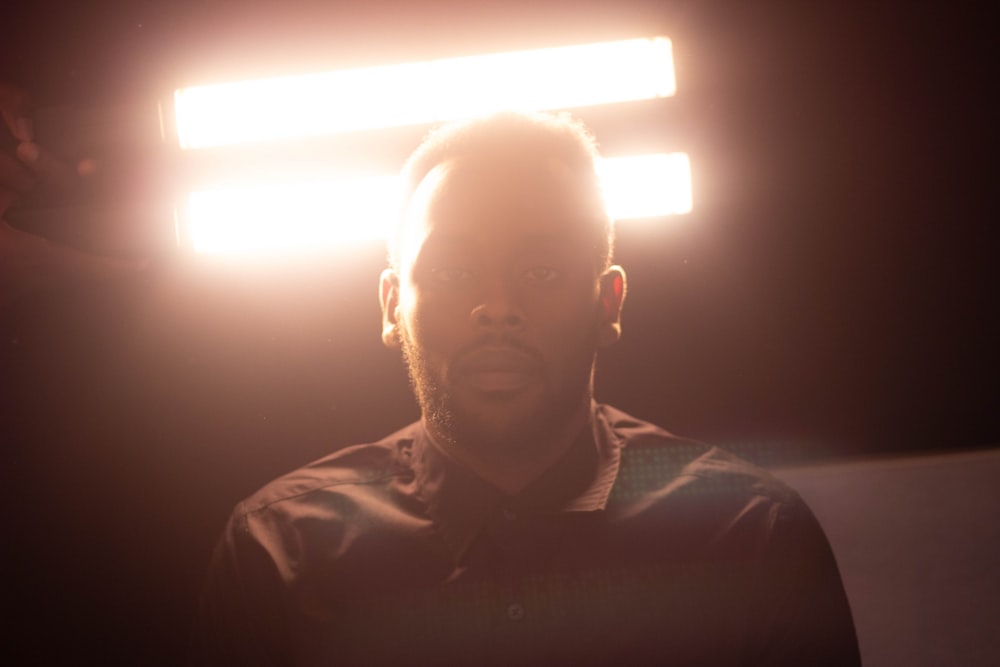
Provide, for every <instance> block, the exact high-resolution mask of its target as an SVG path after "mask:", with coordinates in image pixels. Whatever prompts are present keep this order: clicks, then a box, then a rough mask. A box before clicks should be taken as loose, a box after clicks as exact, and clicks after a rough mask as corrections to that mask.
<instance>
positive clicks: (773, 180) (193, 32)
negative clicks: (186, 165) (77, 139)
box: [0, 0, 1000, 664]
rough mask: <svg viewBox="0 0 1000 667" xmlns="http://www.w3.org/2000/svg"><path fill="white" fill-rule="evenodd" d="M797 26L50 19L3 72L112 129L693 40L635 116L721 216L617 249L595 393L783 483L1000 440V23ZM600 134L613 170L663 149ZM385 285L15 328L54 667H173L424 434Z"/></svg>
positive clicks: (749, 13) (26, 502) (28, 34)
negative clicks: (466, 65)
mask: <svg viewBox="0 0 1000 667" xmlns="http://www.w3.org/2000/svg"><path fill="white" fill-rule="evenodd" d="M316 4H317V5H319V4H321V3H316ZM799 4H800V5H802V6H800V7H798V8H792V9H789V7H788V6H785V5H784V4H782V6H780V7H779V6H777V5H778V3H775V4H774V5H771V4H767V3H764V4H760V3H710V2H708V3H704V2H703V3H694V2H691V3H683V2H674V3H656V2H638V1H627V2H619V3H614V5H613V6H608V5H607V3H596V2H595V3H587V2H574V3H551V2H550V3H545V2H543V3H538V2H535V3H518V2H506V3H476V2H466V3H448V2H437V3H401V2H389V1H384V2H371V3H364V4H363V5H362V4H360V3H359V4H358V5H357V6H353V5H347V4H343V3H339V4H335V3H328V4H322V6H321V7H319V6H314V5H312V4H307V3H281V4H280V5H279V3H273V4H272V3H266V2H246V1H240V2H237V1H229V2H227V1H224V0H218V1H217V2H193V1H190V2H170V3H168V2H156V1H150V2H145V3H123V2H117V3H115V2H112V3H86V4H84V3H76V4H69V3H53V2H48V3H46V2H39V3H32V4H31V5H30V6H29V5H27V3H25V6H24V7H15V8H6V9H5V10H4V13H5V14H7V16H6V17H5V20H3V21H0V30H2V31H3V38H2V39H3V41H2V49H3V52H2V53H3V60H2V64H3V70H2V71H3V76H4V79H6V80H8V81H12V82H14V83H17V84H19V85H21V86H24V87H26V88H28V89H30V90H32V91H33V92H34V93H35V95H36V98H37V99H38V101H39V104H40V105H42V106H44V105H46V104H64V103H81V104H84V103H85V104H95V103H97V104H103V103H110V102H113V101H115V100H119V99H123V98H126V97H129V96H135V95H150V94H157V95H158V94H161V93H162V91H163V90H169V89H170V87H171V86H173V85H176V84H178V83H187V82H191V81H196V80H207V79H211V78H213V77H220V76H222V75H223V73H229V72H235V71H249V72H254V73H277V72H281V71H295V69H296V68H300V67H302V66H308V67H310V68H321V67H325V66H328V65H329V66H342V65H349V64H369V63H377V62H394V61H398V60H402V59H408V58H412V57H429V56H435V55H449V54H458V53H466V52H474V51H489V50H494V49H506V48H518V47H523V46H534V45H541V44H546V43H552V42H556V43H560V42H561V43H571V42H579V41H587V40H589V39H613V38H618V37H627V36H634V35H645V34H654V33H655V34H661V33H662V34H668V35H670V36H671V37H672V38H673V40H674V48H675V57H676V60H677V74H678V94H677V96H676V98H674V99H673V100H671V101H670V102H668V103H665V104H663V105H661V106H659V107H655V108H650V109H651V110H650V109H647V110H642V109H640V110H638V111H635V112H634V113H635V114H637V115H635V116H634V117H636V118H638V117H640V116H641V117H642V118H643V121H642V122H643V123H644V125H643V127H645V128H646V130H648V131H651V132H653V133H654V134H655V135H656V137H657V141H661V142H663V143H664V145H665V147H667V148H669V149H675V150H685V151H687V152H688V153H689V154H690V155H691V159H692V163H693V169H694V188H695V191H694V196H695V210H694V212H693V213H692V214H690V215H688V216H684V217H682V218H676V219H670V220H651V221H641V222H638V223H633V224H631V225H628V226H624V225H623V226H622V227H621V228H620V231H619V247H618V260H619V261H620V262H621V263H622V264H624V265H625V266H626V268H627V269H628V270H629V275H630V288H631V291H630V295H629V300H628V303H627V306H626V317H625V337H624V339H623V341H622V343H621V344H620V345H619V346H618V347H616V348H614V349H612V350H609V351H608V352H607V353H606V354H605V355H604V356H603V357H602V358H601V360H600V362H599V371H598V397H599V398H600V399H601V400H605V401H607V402H611V403H614V404H616V405H618V406H620V407H622V408H623V409H626V410H627V411H630V412H632V413H634V414H636V415H637V416H641V417H644V418H647V419H650V420H653V421H656V422H658V423H661V424H663V425H665V426H666V427H668V428H670V429H671V430H674V431H676V432H679V433H683V434H685V435H690V436H694V437H698V438H701V439H705V440H709V441H712V442H717V443H719V444H722V445H727V446H730V447H732V448H734V449H736V450H737V451H740V452H742V453H744V454H745V455H747V456H748V457H750V458H754V459H756V460H759V461H761V462H763V463H767V464H771V463H778V462H782V461H792V460H803V459H808V460H827V459H833V458H844V457H857V456H871V455H884V454H891V453H898V452H903V451H918V452H919V451H931V450H935V451H936V450H942V449H962V448H974V447H986V446H993V445H995V444H996V443H997V442H998V440H1000V420H998V418H997V416H996V415H997V411H998V407H1000V405H998V403H1000V392H998V391H997V383H996V380H995V378H996V374H997V371H998V370H1000V368H998V363H997V361H998V360H997V352H996V343H995V341H996V340H997V339H998V333H1000V332H998V326H997V323H996V320H997V317H996V316H997V314H998V313H997V310H998V309H997V305H996V298H995V297H994V294H993V292H994V288H995V285H996V284H997V269H996V268H995V266H994V263H993V262H994V252H995V249H996V246H995V239H996V232H995V231H994V229H993V227H994V225H995V223H996V221H997V215H996V204H995V198H994V197H993V193H994V192H995V186H994V184H993V182H992V178H991V177H992V176H994V175H995V173H996V170H995V169H994V168H993V163H992V158H993V153H994V149H995V145H996V142H995V139H996V136H995V135H996V133H995V130H994V129H993V126H992V120H993V113H992V107H993V106H995V105H994V104H993V101H992V99H991V94H992V93H993V91H992V89H991V88H992V87H991V86H990V85H989V84H991V83H992V80H993V79H994V78H995V76H994V75H993V71H992V70H993V66H992V63H993V61H994V60H995V58H994V57H993V56H994V55H995V54H994V52H995V47H994V46H993V45H992V44H991V43H990V40H989V39H988V35H987V34H986V33H987V30H986V28H985V27H984V26H985V25H986V22H985V20H984V17H982V16H976V15H973V14H970V13H967V12H966V11H965V10H961V9H955V8H946V7H945V6H944V5H940V4H939V5H932V4H929V3H927V4H921V3H898V6H889V5H891V4H892V3H889V5H882V4H880V5H879V6H878V7H874V8H873V7H867V6H862V5H861V3H859V5H858V8H845V7H842V6H840V5H842V4H847V3H830V6H828V7H825V6H821V5H820V4H819V3H809V6H808V7H806V6H805V4H806V3H799ZM864 4H865V5H867V4H869V3H864ZM787 5H791V3H787ZM852 7H853V5H852ZM550 35H551V38H550ZM241 67H242V68H243V70H240V69H239V68H241ZM588 120H590V119H589V118H588ZM593 123H594V126H595V128H597V129H598V134H599V138H601V139H602V140H603V141H604V142H605V146H606V147H608V148H609V149H614V148H616V147H617V148H620V149H625V148H628V147H629V146H630V142H635V141H636V135H634V134H630V133H629V132H628V131H627V128H625V129H623V128H621V127H619V126H616V125H615V124H614V123H613V122H611V121H608V120H607V119H606V118H602V117H600V116H597V115H595V116H594V117H593ZM650 128H652V129H650ZM602 129H603V132H602ZM420 131H422V129H420V128H418V129H417V130H414V132H404V133H401V134H399V135H398V136H397V135H393V139H392V141H394V142H396V143H394V144H393V145H392V146H391V147H389V148H385V147H383V148H381V149H380V150H382V151H383V152H384V153H385V155H386V157H385V160H386V162H387V164H388V163H389V162H393V161H394V160H395V161H397V162H396V163H394V164H392V165H391V166H392V167H395V166H398V160H401V159H402V157H403V156H405V154H406V152H407V151H408V150H409V149H410V148H412V144H413V141H415V139H416V138H418V137H419V135H420ZM381 260H382V257H381V251H380V249H378V248H376V247H365V248H360V249H352V250H349V251H344V252H341V253H334V254H331V255H329V256H326V257H323V258H316V259H312V260H309V261H295V262H282V261H272V262H269V263H267V264H257V265H254V266H252V267H248V266H246V265H238V264H231V263H229V264H227V263H221V262H218V261H215V260H211V259H195V258H190V257H181V256H172V257H163V258H159V259H157V261H156V262H154V264H153V265H152V266H151V267H150V269H149V270H147V271H146V272H145V273H144V274H143V275H142V276H140V277H138V278H136V279H135V280H130V281H126V282H120V283H116V284H104V285H90V286H86V287H76V288H73V289H70V288H66V289H62V290H58V291H55V292H50V293H47V294H41V295H35V296H32V297H30V298H26V299H22V300H21V301H19V302H17V303H15V304H13V305H12V306H10V307H8V308H7V309H6V310H5V311H4V312H3V322H2V329H3V331H2V332H3V339H2V341H0V344H2V350H3V351H2V362H0V363H2V367H0V382H2V390H3V400H2V404H3V412H2V415H0V418H2V420H3V421H2V439H3V447H2V454H0V455H2V457H3V469H2V474H3V483H2V492H3V494H4V503H3V508H4V512H5V517H4V526H5V530H4V531H3V534H4V538H3V539H4V558H5V560H6V561H7V567H6V572H7V577H5V583H6V584H7V589H8V594H6V595H5V599H6V600H8V603H7V604H8V605H9V608H10V609H11V610H12V611H14V613H15V617H16V619H17V620H16V621H15V622H14V623H13V624H12V625H10V626H9V627H8V632H9V633H10V638H11V639H12V640H13V648H14V649H16V650H18V651H21V652H23V654H24V655H25V656H26V657H28V656H33V659H26V660H25V664H49V663H52V662H55V661H57V660H60V661H61V660H65V659H67V658H70V657H72V659H73V661H74V662H77V663H83V664H90V663H93V664H107V663H108V662H112V663H113V662H119V661H124V660H125V659H126V658H125V656H129V658H128V661H129V662H133V663H139V664H160V663H162V664H172V663H173V662H176V661H177V660H178V659H179V656H180V655H182V652H183V642H184V638H185V634H186V628H187V625H188V623H189V615H190V612H191V609H192V606H193V600H194V598H195V595H196V591H197V588H198V582H199V579H200V577H201V575H202V570H203V568H204V565H205V560H206V559H207V556H208V552H209V549H210V548H211V544H212V541H213V539H214V536H215V534H216V533H217V531H218V530H219V528H220V527H221V524H222V522H223V521H224V519H225V516H226V514H227V512H228V511H229V509H230V508H231V506H232V504H233V503H234V502H236V501H237V500H238V499H239V498H240V497H242V496H244V495H246V494H247V493H249V492H251V491H252V490H253V489H254V488H256V487H257V486H259V485H260V484H262V483H264V482H266V481H267V480H268V479H270V478H272V477H274V476H276V475H278V474H281V473H282V472H285V471H287V470H289V469H291V468H294V467H296V466H297V465H300V464H301V463H304V462H306V461H308V460H311V459H313V458H316V457H318V456H321V455H323V454H324V453H326V452H328V451H330V450H332V449H335V448H337V447H340V446H343V445H346V444H349V443H352V442H358V441H363V440H367V439H371V438H376V437H379V436H380V435H382V434H384V433H386V432H388V431H390V430H392V429H394V428H395V427H397V426H401V425H403V424H405V423H407V422H408V421H409V420H410V419H412V418H414V417H415V416H416V409H415V407H414V406H413V403H412V400H411V399H410V398H409V394H408V390H407V387H406V381H405V375H404V373H403V371H402V368H401V365H400V363H399V361H398V359H396V358H395V356H394V355H393V354H392V353H390V352H388V351H386V350H384V349H382V348H381V346H380V343H379V341H378V328H379V323H378V308H377V301H376V291H375V284H376V282H375V281H376V278H377V274H378V271H379V270H380V268H381Z"/></svg>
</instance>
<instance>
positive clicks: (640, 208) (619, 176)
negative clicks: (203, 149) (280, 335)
mask: <svg viewBox="0 0 1000 667" xmlns="http://www.w3.org/2000/svg"><path fill="white" fill-rule="evenodd" d="M599 171H600V174H601V181H602V188H603V190H604V200H605V204H606V205H607V207H608V212H609V213H610V214H611V217H612V218H614V219H615V220H624V219H629V218H645V217H657V216H663V215H674V214H680V213H687V212H689V211H690V210H691V168H690V162H689V160H688V156H687V155H686V154H684V153H670V154H665V153H664V154H655V155H638V156H631V157H618V158H605V159H604V160H602V162H601V164H600V165H599ZM401 192H402V190H401V189H400V181H399V177H398V176H368V177H358V178H351V179H337V180H334V179H328V180H314V181H309V182H301V183H289V184H281V185H263V186H258V187H253V186H241V187H229V188H219V189H214V190H201V191H197V192H193V193H191V195H190V198H189V201H188V211H187V226H188V233H189V236H190V239H191V243H192V245H193V247H194V250H195V252H198V253H226V254H261V253H272V252H278V253H280V252H287V251H303V250H315V249H321V248H324V247H327V248H328V247H331V246H335V245H343V244H347V243H351V242H356V241H374V240H382V239H385V238H386V237H387V236H388V233H389V231H390V230H391V228H392V225H393V224H395V220H396V216H397V214H398V212H399V204H400V194H401Z"/></svg>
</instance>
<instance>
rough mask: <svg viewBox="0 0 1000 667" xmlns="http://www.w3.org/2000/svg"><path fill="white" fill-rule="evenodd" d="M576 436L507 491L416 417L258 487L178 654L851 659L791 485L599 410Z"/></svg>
mask: <svg viewBox="0 0 1000 667" xmlns="http://www.w3.org/2000/svg"><path fill="white" fill-rule="evenodd" d="M593 434H594V438H593V439H592V440H591V439H589V438H582V439H580V441H579V443H578V444H577V445H576V446H574V447H573V448H571V450H570V451H569V452H568V453H567V454H566V455H565V456H564V457H563V458H562V459H561V460H560V461H559V462H558V463H556V464H555V465H554V466H553V467H552V468H550V469H549V470H548V471H547V472H546V473H545V474H544V475H543V476H542V477H541V478H540V479H538V480H537V481H536V482H534V483H533V484H532V485H531V486H529V488H527V489H526V490H525V491H524V492H522V493H521V494H519V495H518V496H517V497H507V496H505V495H504V494H503V493H501V492H499V491H498V490H496V489H495V488H494V487H492V486H490V485H489V484H487V483H486V482H485V481H483V480H482V479H481V478H479V477H478V476H477V475H475V474H474V473H472V472H471V471H469V470H468V469H467V468H464V467H463V466H461V465H460V464H458V463H457V462H455V461H454V460H453V459H451V458H450V457H448V456H447V455H446V454H444V453H443V452H442V451H441V450H440V449H439V448H438V447H437V446H436V445H435V444H434V443H433V442H432V441H431V440H430V439H429V438H428V436H427V435H426V432H425V431H424V429H423V427H422V426H421V424H420V423H416V424H413V425H411V426H409V427H407V428H405V429H403V430H401V431H399V432H398V433H395V434H393V435H391V436H389V437H387V438H385V439H383V440H381V441H379V442H377V443H374V444H367V445H360V446H356V447H351V448H348V449H344V450H341V451H339V452H337V453H335V454H333V455H331V456H328V457H326V458H323V459H321V460H319V461H317V462H315V463H313V464H311V465H308V466H306V467H305V468H302V469H301V470H298V471H296V472H293V473H291V474H289V475H286V476H284V477H282V478H280V479H278V480H276V481H275V482H272V483H271V484H269V485H267V486H266V487H264V488H263V489H262V490H261V491H259V492H258V493H256V494H254V495H253V496H252V497H251V498H249V499H248V500H246V501H244V502H242V503H240V504H239V505H238V506H237V508H236V509H235V511H234V513H233V515H232V517H231V519H230V521H229V524H228V526H227V528H226V531H225V533H224V535H223V537H222V539H221V540H220V542H219V544H218V546H217V549H216V552H215V555H214V558H213V563H212V566H211V569H210V573H209V577H208V580H207V585H206V589H205V594H204V597H203V602H202V609H201V617H200V622H199V628H198V632H197V633H196V644H195V655H196V662H198V663H199V664H202V663H203V664H206V665H230V664H239V665H282V666H287V665H452V664H454V665H611V664H615V665H643V664H649V665H685V666H692V665H712V666H717V665H718V666H721V665H769V666H776V665H811V666H815V665H858V664H860V659H859V657H858V649H857V640H856V638H855V634H854V627H853V624H852V621H851V614H850V609H849V607H848V604H847V599H846V597H845V595H844V591H843V587H842V585H841V581H840V576H839V574H838V571H837V566H836V563H835V561H834V558H833V555H832V553H831V551H830V548H829V545H828V543H827V541H826V538H825V536H824V535H823V532H822V530H821V528H820V527H819V525H818V524H817V522H816V520H815V518H814V517H813V516H812V514H811V513H810V511H809V509H808V508H807V507H806V506H805V504H804V503H803V502H802V500H801V499H800V498H799V497H798V496H797V495H796V494H795V493H794V492H793V491H792V490H790V489H789V488H788V487H786V486H785V485H784V484H782V483H781V482H779V481H777V480H776V479H774V478H773V477H771V476H770V475H768V474H767V473H766V472H764V471H762V470H760V469H758V468H756V467H754V466H752V465H750V464H748V463H746V462H744V461H741V460H740V459H737V458H735V457H734V456H732V455H730V454H728V453H726V452H723V451H721V450H719V449H715V448H711V447H708V446H706V445H703V444H701V443H697V442H693V441H689V440H684V439H681V438H677V437H675V436H672V435H670V434H669V433H667V432H665V431H663V430H662V429H660V428H658V427H656V426H653V425H652V424H648V423H645V422H642V421H639V420H637V419H635V418H633V417H630V416H628V415H626V414H624V413H622V412H620V411H618V410H616V409H614V408H611V407H608V406H597V405H595V408H594V419H593ZM595 444H596V446H595Z"/></svg>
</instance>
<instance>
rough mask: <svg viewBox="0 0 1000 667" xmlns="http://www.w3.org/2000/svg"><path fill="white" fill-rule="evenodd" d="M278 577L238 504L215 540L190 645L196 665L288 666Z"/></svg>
mask: <svg viewBox="0 0 1000 667" xmlns="http://www.w3.org/2000/svg"><path fill="white" fill-rule="evenodd" d="M283 610H284V604H283V594H282V586H281V578H280V576H279V574H278V571H277V568H276V567H275V565H274V562H273V561H272V560H271V558H270V555H269V554H268V552H267V551H266V550H265V549H264V548H263V547H262V546H261V545H260V544H259V543H258V542H257V541H256V540H255V539H254V538H253V537H252V536H251V534H250V531H249V530H248V527H247V519H246V513H245V512H243V511H241V507H238V508H237V511H235V512H234V513H233V515H232V516H231V517H230V519H229V522H228V524H227V526H226V529H225V531H224V532H223V534H222V536H221V537H220V538H219V541H218V543H217V544H216V547H215V551H214V552H213V555H212V560H211V563H210V566H209V570H208V574H207V577H206V579H205V586H204V589H203V591H202V595H201V600H200V603H199V608H198V614H197V619H196V623H195V628H194V633H193V638H192V639H193V640H192V644H191V652H190V653H191V659H190V664H191V665H192V666H196V667H201V666H204V667H208V666H210V665H211V666H212V667H236V666H247V667H249V666H254V667H265V666H267V667H270V666H274V667H279V666H281V667H284V666H287V665H290V664H292V659H291V656H290V653H289V642H288V633H287V621H286V619H285V617H284V613H283Z"/></svg>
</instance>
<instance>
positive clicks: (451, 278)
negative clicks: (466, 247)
mask: <svg viewBox="0 0 1000 667" xmlns="http://www.w3.org/2000/svg"><path fill="white" fill-rule="evenodd" d="M431 275H432V276H433V277H434V280H435V281H436V282H439V283H443V284H448V285H457V284H460V283H463V282H467V281H468V280H470V279H471V278H472V272H471V271H468V270H466V269H462V268H459V267H456V266H444V267H441V268H437V269H431Z"/></svg>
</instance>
